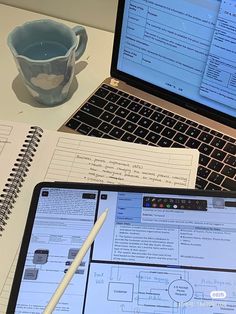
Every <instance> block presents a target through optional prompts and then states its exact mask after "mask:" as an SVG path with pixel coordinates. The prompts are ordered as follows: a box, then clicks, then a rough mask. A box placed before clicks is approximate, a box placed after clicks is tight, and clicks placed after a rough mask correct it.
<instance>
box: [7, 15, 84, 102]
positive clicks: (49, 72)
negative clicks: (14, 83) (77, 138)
mask: <svg viewBox="0 0 236 314" xmlns="http://www.w3.org/2000/svg"><path fill="white" fill-rule="evenodd" d="M77 36H79V39H78V37H77ZM87 39H88V38H87V34H86V30H85V28H84V27H82V26H76V27H74V28H70V27H68V26H66V25H64V24H62V23H58V22H55V21H53V20H49V19H43V20H35V21H31V22H27V23H25V24H23V25H22V26H18V27H16V28H15V29H14V30H13V31H12V32H11V33H10V34H9V35H8V39H7V43H8V46H9V47H10V50H11V52H12V54H13V56H14V58H15V61H16V65H17V68H18V70H19V73H20V74H21V76H22V78H23V81H24V83H25V86H26V87H27V89H28V90H29V92H30V93H31V95H32V96H33V97H34V98H35V99H36V100H37V101H38V102H40V103H43V104H45V105H55V104H59V103H62V102H63V101H65V99H66V97H67V95H68V92H69V88H70V85H71V82H72V80H73V77H74V70H75V61H76V60H78V59H79V58H80V57H81V56H82V54H83V53H84V51H85V48H86V45H87Z"/></svg>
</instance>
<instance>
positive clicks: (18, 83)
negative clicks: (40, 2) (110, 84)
mask: <svg viewBox="0 0 236 314" xmlns="http://www.w3.org/2000/svg"><path fill="white" fill-rule="evenodd" d="M42 18H51V17H48V16H46V15H42V14H37V13H33V12H30V11H26V10H22V9H17V8H14V7H10V6H7V5H3V4H0V69H1V79H0V95H1V102H0V119H3V120H11V121H17V122H26V123H30V124H34V125H38V126H41V127H43V128H47V129H52V130H57V129H58V128H59V127H60V126H61V125H62V124H63V123H64V122H65V120H66V119H67V118H68V117H69V116H70V115H71V114H72V113H73V112H74V111H75V110H76V109H77V108H78V107H79V106H80V105H81V103H82V102H83V101H84V100H85V99H86V98H87V97H88V96H89V95H90V94H91V92H92V91H93V90H94V89H95V88H96V87H97V86H98V85H99V84H100V83H101V82H102V81H103V80H104V79H105V78H106V77H108V76H109V71H110V62H111V54H112V45H113V33H110V32H106V31H101V30H98V29H95V28H91V27H87V26H86V30H87V33H88V44H87V48H86V51H85V53H84V54H83V56H82V57H81V58H80V59H79V60H78V61H77V62H76V68H75V72H76V75H75V79H74V81H73V82H72V86H71V89H70V95H69V99H68V100H67V101H66V102H65V103H63V104H61V105H58V106H54V107H46V106H44V105H41V104H39V103H37V102H36V101H35V100H33V98H32V97H31V95H30V94H29V93H28V91H27V90H26V88H25V86H24V85H23V83H22V80H21V78H20V76H19V74H18V71H17V68H16V65H15V61H14V59H13V56H12V54H11V51H10V49H9V48H8V46H7V36H8V33H9V32H10V31H11V30H12V29H13V28H14V27H15V26H18V25H21V24H23V23H24V22H26V21H30V20H36V19H42ZM52 19H54V20H57V21H61V22H63V23H65V24H67V25H68V26H70V27H73V26H75V25H76V24H75V23H72V22H68V21H62V20H59V19H55V18H52Z"/></svg>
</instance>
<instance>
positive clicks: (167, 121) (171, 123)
mask: <svg viewBox="0 0 236 314" xmlns="http://www.w3.org/2000/svg"><path fill="white" fill-rule="evenodd" d="M162 123H163V124H164V125H165V126H168V127H170V128H172V127H173V126H174V125H175V123H176V120H175V119H173V118H171V117H166V118H165V119H164V120H163V121H162Z"/></svg>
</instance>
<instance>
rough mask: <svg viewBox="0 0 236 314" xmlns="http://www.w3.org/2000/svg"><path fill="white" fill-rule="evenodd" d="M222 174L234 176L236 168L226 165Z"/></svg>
mask: <svg viewBox="0 0 236 314" xmlns="http://www.w3.org/2000/svg"><path fill="white" fill-rule="evenodd" d="M221 173H222V174H224V175H226V176H227V177H230V178H233V177H234V176H235V175H236V168H235V167H234V168H233V167H230V166H227V165H226V166H224V168H223V170H222V171H221Z"/></svg>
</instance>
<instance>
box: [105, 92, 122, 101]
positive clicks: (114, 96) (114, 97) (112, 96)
mask: <svg viewBox="0 0 236 314" xmlns="http://www.w3.org/2000/svg"><path fill="white" fill-rule="evenodd" d="M119 98H120V96H119V95H117V94H114V93H112V92H110V93H109V94H108V95H107V97H106V99H107V100H109V101H111V102H116V101H117V100H118V99H119Z"/></svg>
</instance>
